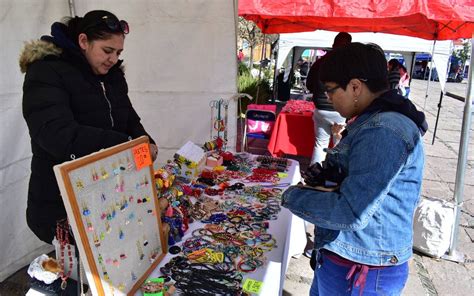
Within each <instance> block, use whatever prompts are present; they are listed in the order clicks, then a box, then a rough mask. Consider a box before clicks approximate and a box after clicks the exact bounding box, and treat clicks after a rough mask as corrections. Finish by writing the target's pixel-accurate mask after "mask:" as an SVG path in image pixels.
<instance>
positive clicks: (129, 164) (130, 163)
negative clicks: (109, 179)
mask: <svg viewBox="0 0 474 296" xmlns="http://www.w3.org/2000/svg"><path fill="white" fill-rule="evenodd" d="M127 168H128V169H129V170H131V169H133V163H132V162H131V161H130V158H129V157H128V156H127Z"/></svg>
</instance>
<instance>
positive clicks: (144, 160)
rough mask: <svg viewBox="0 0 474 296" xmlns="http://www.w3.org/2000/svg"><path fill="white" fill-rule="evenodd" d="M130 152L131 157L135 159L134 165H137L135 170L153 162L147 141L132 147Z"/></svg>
mask: <svg viewBox="0 0 474 296" xmlns="http://www.w3.org/2000/svg"><path fill="white" fill-rule="evenodd" d="M132 153H133V158H134V159H135V165H136V166H137V171H139V170H141V169H142V168H144V167H146V166H149V165H151V164H152V163H153V162H152V160H151V155H150V146H149V145H148V143H143V144H140V145H137V146H135V147H133V148H132Z"/></svg>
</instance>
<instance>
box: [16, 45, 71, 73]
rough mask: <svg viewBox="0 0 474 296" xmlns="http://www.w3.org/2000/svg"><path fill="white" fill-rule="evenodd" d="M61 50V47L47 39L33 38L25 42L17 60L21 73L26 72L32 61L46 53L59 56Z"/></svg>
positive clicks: (41, 57)
mask: <svg viewBox="0 0 474 296" xmlns="http://www.w3.org/2000/svg"><path fill="white" fill-rule="evenodd" d="M62 51H63V50H62V49H61V48H59V47H57V46H56V45H54V44H53V43H51V42H48V41H44V40H34V41H30V42H26V43H25V47H24V48H23V51H22V52H21V54H20V60H19V64H20V70H21V73H26V71H27V70H28V66H29V65H31V64H32V63H33V62H35V61H38V60H41V59H43V58H44V57H45V56H48V55H55V56H60V55H61V53H62Z"/></svg>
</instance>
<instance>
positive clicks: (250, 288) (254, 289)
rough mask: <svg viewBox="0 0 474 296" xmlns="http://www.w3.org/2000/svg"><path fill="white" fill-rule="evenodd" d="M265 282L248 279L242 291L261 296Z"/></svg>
mask: <svg viewBox="0 0 474 296" xmlns="http://www.w3.org/2000/svg"><path fill="white" fill-rule="evenodd" d="M262 285H263V282H259V281H256V280H253V279H246V280H245V282H244V285H243V286H242V289H243V290H244V291H246V292H249V293H252V294H257V295H258V294H260V290H261V289H262Z"/></svg>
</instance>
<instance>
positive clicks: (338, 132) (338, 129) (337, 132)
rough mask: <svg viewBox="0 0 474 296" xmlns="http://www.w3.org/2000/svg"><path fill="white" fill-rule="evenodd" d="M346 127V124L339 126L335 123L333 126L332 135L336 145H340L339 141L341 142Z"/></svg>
mask: <svg viewBox="0 0 474 296" xmlns="http://www.w3.org/2000/svg"><path fill="white" fill-rule="evenodd" d="M345 127H346V125H345V124H337V123H334V124H333V125H332V126H331V133H332V138H333V142H334V145H336V144H337V143H339V141H340V140H341V138H342V132H343V131H344V129H345Z"/></svg>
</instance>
